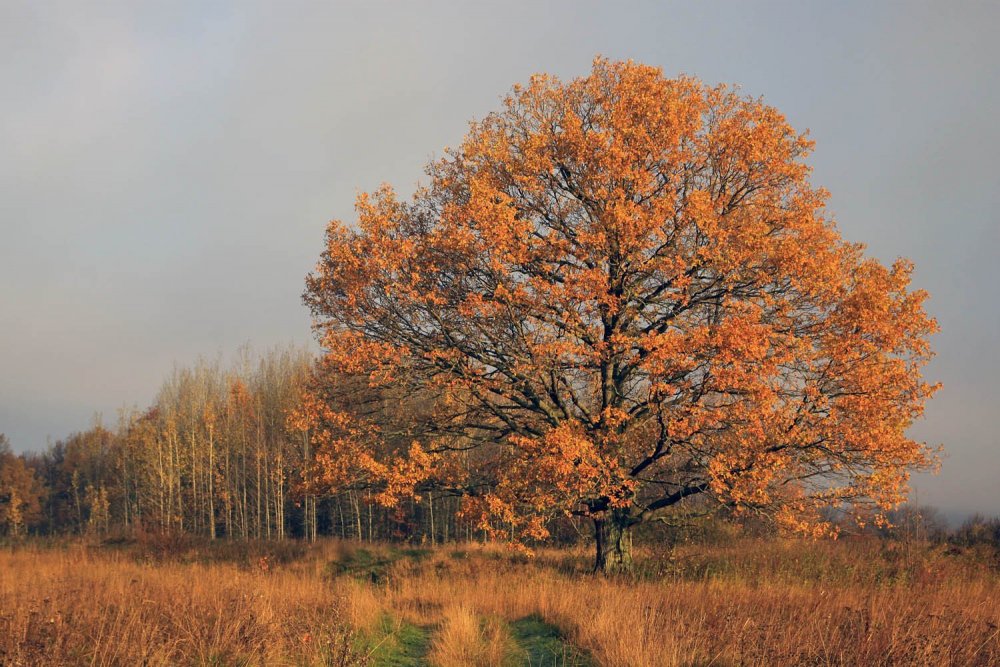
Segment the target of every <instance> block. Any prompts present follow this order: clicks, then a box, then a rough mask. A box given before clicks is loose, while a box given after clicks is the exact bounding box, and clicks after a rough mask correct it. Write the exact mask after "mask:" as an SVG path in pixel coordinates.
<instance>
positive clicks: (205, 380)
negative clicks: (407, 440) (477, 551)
mask: <svg viewBox="0 0 1000 667" xmlns="http://www.w3.org/2000/svg"><path fill="white" fill-rule="evenodd" d="M312 367H313V357H312V355H311V354H310V353H309V352H308V351H306V350H303V349H298V348H285V349H275V350H271V351H268V352H265V353H259V354H258V353H254V352H252V351H250V350H249V349H247V350H243V351H241V353H240V354H239V355H237V358H236V361H235V362H234V363H232V364H230V365H228V366H224V365H223V364H222V363H220V362H219V361H205V360H202V361H199V362H198V363H196V364H194V365H192V366H188V367H177V368H175V369H174V371H173V373H172V374H171V375H170V377H169V378H168V379H167V380H166V381H165V382H164V383H163V385H162V386H161V388H160V390H159V392H158V394H157V396H156V399H155V401H154V402H153V405H152V406H150V407H149V408H148V409H145V410H138V409H128V410H122V411H121V413H120V414H119V418H118V423H117V424H116V425H114V426H113V427H110V428H109V426H108V425H106V424H104V423H102V421H101V420H100V419H97V418H95V421H94V424H93V425H92V427H91V428H89V429H88V430H85V431H82V432H79V433H75V434H73V435H71V436H69V437H67V438H65V439H63V440H59V441H57V442H55V443H54V444H52V445H50V446H49V447H48V448H47V449H46V450H45V451H43V452H40V453H37V452H36V453H25V454H21V455H15V454H13V452H12V451H11V447H10V444H9V443H8V442H7V440H6V438H4V437H3V436H2V434H0V534H6V535H23V534H27V533H36V534H97V535H107V534H117V533H129V532H134V531H136V530H142V531H155V532H169V533H180V534H192V535H199V536H204V537H209V538H234V539H284V538H287V537H305V538H311V539H315V538H316V536H317V535H320V534H329V535H336V536H339V537H343V538H349V539H363V540H379V539H410V540H420V541H430V542H433V541H442V540H443V541H448V540H451V539H460V538H468V537H471V536H472V535H473V526H472V525H471V523H469V522H467V521H466V522H463V520H462V519H461V518H460V516H459V504H458V501H457V499H455V498H448V497H438V498H435V497H434V496H433V495H429V496H425V497H424V498H422V499H419V500H413V501H409V502H407V503H403V504H401V505H400V506H398V507H394V508H391V509H386V508H383V507H381V506H379V505H378V504H377V503H375V502H373V500H374V498H373V495H372V494H371V493H370V492H368V491H366V490H364V489H362V488H350V489H343V490H339V491H335V490H331V491H330V492H327V493H322V494H321V495H314V494H316V491H315V489H307V488H306V486H305V485H304V484H303V483H302V482H303V480H304V479H305V477H306V474H307V471H308V468H309V465H310V462H311V460H312V453H311V452H310V444H309V438H308V437H307V435H308V434H307V433H305V432H302V431H299V430H296V429H295V428H294V427H292V426H290V424H289V418H288V417H289V414H291V413H292V411H294V410H295V408H296V407H297V406H298V405H299V402H300V400H301V393H302V387H303V384H304V383H305V382H306V381H307V379H308V377H309V373H310V372H311V369H312Z"/></svg>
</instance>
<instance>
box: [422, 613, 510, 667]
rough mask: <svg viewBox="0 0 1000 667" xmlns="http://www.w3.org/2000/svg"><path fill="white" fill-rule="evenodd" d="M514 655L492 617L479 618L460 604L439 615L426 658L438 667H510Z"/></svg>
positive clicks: (496, 621) (507, 640) (506, 635)
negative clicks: (436, 629)
mask: <svg viewBox="0 0 1000 667" xmlns="http://www.w3.org/2000/svg"><path fill="white" fill-rule="evenodd" d="M516 653H517V649H516V647H515V646H514V645H513V640H512V638H511V636H510V633H509V632H508V631H507V629H506V627H505V626H504V625H503V624H502V623H500V622H499V621H498V620H497V619H496V618H493V617H490V618H487V619H482V618H481V617H480V615H479V614H477V613H476V612H475V610H474V609H472V608H471V607H469V606H467V605H465V604H461V603H460V604H453V605H450V606H448V607H446V608H445V609H444V611H443V612H442V615H441V625H440V629H439V630H438V632H437V633H436V634H435V636H434V641H433V642H432V643H431V651H430V656H429V657H430V661H431V663H432V664H434V665H439V666H440V667H500V666H502V665H506V664H512V661H513V660H515V659H516ZM514 664H516V663H514Z"/></svg>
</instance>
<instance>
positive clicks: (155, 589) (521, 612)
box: [0, 538, 1000, 667]
mask: <svg viewBox="0 0 1000 667" xmlns="http://www.w3.org/2000/svg"><path fill="white" fill-rule="evenodd" d="M639 557H640V559H641V564H642V566H641V568H640V569H639V571H638V573H637V574H636V575H635V576H634V577H632V578H629V579H605V578H601V577H594V576H592V575H590V574H589V573H588V571H587V569H588V565H589V552H586V551H584V550H582V549H581V550H565V549H564V550H560V549H543V550H540V551H539V552H537V553H536V554H535V555H534V557H531V558H528V557H525V556H523V555H520V554H517V553H515V552H512V551H509V550H507V549H505V548H503V547H500V546H481V545H478V544H473V545H450V546H446V547H438V548H434V549H423V548H420V549H417V548H411V549H407V548H402V547H399V546H392V545H375V546H373V545H367V544H365V545H360V544H354V543H348V542H338V541H321V542H319V543H317V544H312V545H306V544H303V543H295V542H289V543H284V544H276V545H268V544H265V543H252V544H238V543H216V544H212V545H210V544H206V543H197V542H188V541H183V540H175V541H171V540H148V539H147V540H144V541H141V542H135V541H123V542H120V543H116V544H108V543H104V544H93V543H91V544H88V543H85V542H73V543H59V544H56V543H26V544H20V545H17V546H11V545H8V546H6V547H4V548H3V549H2V550H0V664H2V665H49V664H51V665H78V664H82V665H177V664H180V665H189V664H190V665H355V664H358V665H398V666H403V665H425V664H430V665H440V666H442V667H449V666H460V665H463V666H464V665H615V666H621V667H641V666H646V665H648V666H657V667H660V666H668V665H793V664H794V665H914V664H915V665H935V666H937V665H995V664H1000V568H998V562H997V556H996V553H995V552H994V551H992V550H988V549H985V548H984V549H959V548H955V547H948V546H944V545H928V544H922V543H903V542H889V541H880V540H876V539H858V540H840V541H837V542H807V541H791V540H778V539H771V538H769V539H763V538H760V539H756V538H739V539H736V540H731V541H728V542H727V543H724V544H716V545H704V544H701V545H695V544H692V545H681V546H678V547H676V548H674V549H672V550H669V551H668V550H664V551H663V552H661V553H657V552H653V551H649V550H641V549H640V550H639Z"/></svg>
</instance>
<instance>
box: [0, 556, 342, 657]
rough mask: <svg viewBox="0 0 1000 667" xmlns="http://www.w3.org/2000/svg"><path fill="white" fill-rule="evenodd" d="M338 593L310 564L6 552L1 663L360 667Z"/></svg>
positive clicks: (0, 589) (0, 575)
mask: <svg viewBox="0 0 1000 667" xmlns="http://www.w3.org/2000/svg"><path fill="white" fill-rule="evenodd" d="M341 608H342V600H341V599H340V596H339V592H338V591H337V590H335V589H334V588H333V587H331V586H329V585H324V582H323V580H322V579H321V578H320V577H319V576H318V575H313V576H309V574H308V572H307V571H306V569H304V568H290V567H289V568H278V567H272V566H271V564H270V563H269V561H268V560H267V559H264V560H262V561H259V562H258V563H256V564H255V565H254V566H251V567H246V566H238V565H236V564H232V563H210V564H202V563H197V562H194V563H182V562H156V561H153V562H148V563H142V562H135V560H133V559H132V558H130V557H129V556H126V555H123V554H119V553H108V552H106V551H99V550H98V551H95V550H93V549H88V548H85V547H84V546H81V545H74V546H71V547H69V548H67V549H64V550H53V549H38V548H31V547H28V548H23V547H22V548H18V549H14V550H11V549H6V550H0V665H78V664H86V665H178V664H199V665H210V664H214V665H232V664H246V665H251V664H253V665H256V664H267V665H284V664H294V665H347V664H357V662H358V659H357V656H355V655H353V654H352V651H351V648H350V642H351V637H350V635H349V633H347V632H346V631H345V628H346V624H345V623H344V622H343V620H342V618H341Z"/></svg>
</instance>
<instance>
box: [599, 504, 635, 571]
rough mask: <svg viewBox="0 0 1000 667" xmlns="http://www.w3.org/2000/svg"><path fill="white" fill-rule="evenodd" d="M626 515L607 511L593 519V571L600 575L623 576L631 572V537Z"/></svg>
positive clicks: (621, 511) (623, 512)
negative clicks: (595, 547)
mask: <svg viewBox="0 0 1000 667" xmlns="http://www.w3.org/2000/svg"><path fill="white" fill-rule="evenodd" d="M630 529H631V524H630V523H629V518H628V513H627V512H626V511H623V510H609V511H608V512H606V513H605V515H604V516H602V517H600V518H595V519H594V537H595V538H596V540H595V541H596V543H597V554H596V556H597V557H596V560H595V562H594V571H595V572H600V573H602V574H606V575H609V574H623V573H627V572H631V571H632V536H631V535H630V534H629V530H630Z"/></svg>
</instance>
